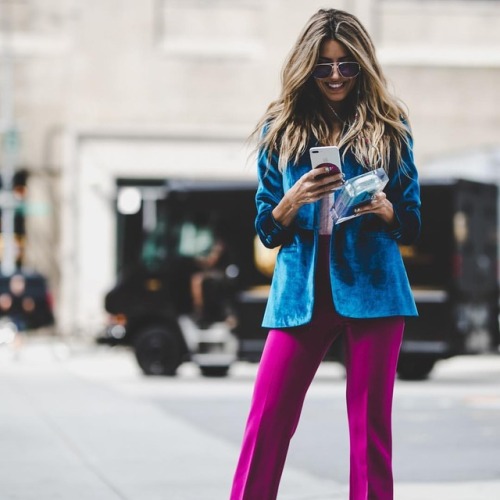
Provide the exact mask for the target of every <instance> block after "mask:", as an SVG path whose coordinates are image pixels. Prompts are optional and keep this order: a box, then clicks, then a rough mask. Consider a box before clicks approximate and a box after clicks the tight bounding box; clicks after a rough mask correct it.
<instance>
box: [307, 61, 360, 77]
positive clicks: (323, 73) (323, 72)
mask: <svg viewBox="0 0 500 500" xmlns="http://www.w3.org/2000/svg"><path fill="white" fill-rule="evenodd" d="M334 66H337V71H338V72H339V75H340V76H342V77H343V78H354V77H356V76H358V75H359V72H360V71H361V68H360V66H359V63H357V62H351V61H346V62H331V63H319V64H316V66H314V69H313V71H312V76H313V77H314V78H328V77H329V76H330V75H331V74H332V72H333V68H334Z"/></svg>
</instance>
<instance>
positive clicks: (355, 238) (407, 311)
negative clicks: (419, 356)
mask: <svg viewBox="0 0 500 500" xmlns="http://www.w3.org/2000/svg"><path fill="white" fill-rule="evenodd" d="M255 137H257V138H258V160H257V166H258V177H259V184H258V188H257V193H256V205H257V216H256V222H255V226H256V230H257V234H258V235H259V237H260V239H261V241H262V243H263V244H264V245H265V246H266V247H268V248H275V247H278V246H280V247H281V248H280V251H279V253H278V256H277V261H276V267H275V271H274V276H273V281H272V285H271V290H270V294H269V299H268V303H267V307H266V311H265V314H264V320H263V326H264V327H266V328H269V330H270V331H269V334H268V337H267V341H266V344H265V348H264V351H263V354H262V358H261V362H260V365H259V370H258V373H257V377H256V381H255V388H254V394H253V398H252V403H251V408H250V413H249V416H248V420H247V424H246V429H245V432H244V437H243V444H242V448H241V452H240V457H239V461H238V464H237V467H236V472H235V475H234V480H233V485H232V490H231V500H273V499H275V498H276V497H277V494H278V488H279V483H280V478H281V475H282V471H283V468H284V464H285V460H286V456H287V451H288V447H289V444H290V439H291V438H292V436H293V434H294V432H295V430H296V428H297V425H298V422H299V417H300V413H301V409H302V405H303V402H304V398H305V396H306V392H307V390H308V388H309V386H310V384H311V382H312V380H313V377H314V375H315V373H316V370H317V368H318V366H319V364H320V362H321V361H322V359H323V357H324V355H325V353H326V352H327V350H328V349H329V348H330V346H331V344H332V343H333V342H334V341H335V340H336V339H339V338H342V340H343V344H344V347H345V368H346V399H347V412H348V421H349V433H350V448H351V453H350V488H349V498H350V500H392V499H393V474H392V432H391V413H392V399H393V389H394V381H395V376H396V366H397V362H398V356H399V351H400V347H401V343H402V337H403V330H404V317H405V316H415V315H416V314H417V311H416V307H415V302H414V299H413V296H412V293H411V289H410V285H409V283H408V278H407V275H406V272H405V269H404V266H403V262H402V259H401V255H400V252H399V248H398V243H403V244H408V243H411V242H413V241H414V240H415V239H416V238H417V237H418V234H419V231H420V194H419V193H420V192H419V185H418V178H417V171H416V168H415V165H414V160H413V153H412V136H411V131H410V126H409V121H408V117H407V115H406V113H405V111H404V109H403V107H402V106H401V104H400V103H399V101H398V100H397V99H396V98H395V97H394V96H393V95H391V93H390V92H389V91H388V88H387V83H386V80H385V78H384V75H383V73H382V69H381V67H380V64H379V63H378V61H377V58H376V55H375V48H374V46H373V43H372V40H371V38H370V36H369V35H368V33H367V32H366V30H365V28H364V27H363V26H362V24H361V23H360V21H359V20H358V19H357V18H356V17H354V16H353V15H351V14H349V13H347V12H343V11H340V10H334V9H328V10H324V9H322V10H319V11H318V12H317V13H316V14H314V15H313V16H312V17H311V18H310V20H309V21H308V22H307V24H306V26H305V27H304V29H303V31H302V33H301V34H300V36H299V38H298V40H297V42H296V43H295V45H294V46H293V48H292V50H291V52H290V54H289V56H288V59H287V60H286V63H285V65H284V68H283V71H282V87H281V94H280V96H279V97H278V99H277V100H275V101H274V102H272V103H271V104H270V106H269V107H268V109H267V111H266V113H265V114H264V116H263V117H262V119H261V121H260V122H259V124H258V125H257V127H256V131H255ZM330 145H337V146H339V147H340V150H341V156H342V167H343V173H344V175H345V177H346V178H347V179H349V178H352V177H355V176H357V175H360V174H362V173H364V172H366V171H370V170H374V169H376V168H379V167H382V168H384V170H385V171H386V173H387V175H388V176H389V182H388V184H387V186H386V187H385V190H384V192H380V193H378V194H377V195H375V196H374V197H373V199H372V200H371V202H369V203H367V204H365V205H363V206H361V207H359V208H358V209H357V217H355V218H353V219H351V220H348V221H346V222H343V223H342V224H338V225H334V224H333V222H332V220H331V217H330V216H329V208H330V204H331V201H330V200H331V194H332V193H333V192H334V191H335V190H337V189H339V188H341V186H342V184H343V182H344V180H343V178H342V175H341V174H335V173H332V172H331V171H330V169H329V168H327V167H321V168H317V169H314V170H313V169H312V168H311V161H310V157H309V149H310V148H311V147H313V146H330Z"/></svg>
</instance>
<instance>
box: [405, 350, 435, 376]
mask: <svg viewBox="0 0 500 500" xmlns="http://www.w3.org/2000/svg"><path fill="white" fill-rule="evenodd" d="M436 361H437V360H436V358H434V357H431V356H425V355H419V354H404V355H401V356H400V357H399V361H398V376H399V378H400V379H401V380H425V379H426V378H428V377H429V374H430V373H431V371H432V369H433V368H434V365H435V364H436Z"/></svg>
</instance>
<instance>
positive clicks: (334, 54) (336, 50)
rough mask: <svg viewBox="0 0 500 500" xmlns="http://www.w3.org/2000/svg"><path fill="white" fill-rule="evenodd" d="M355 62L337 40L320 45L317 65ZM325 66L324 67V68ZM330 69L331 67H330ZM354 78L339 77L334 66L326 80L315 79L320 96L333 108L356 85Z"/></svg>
mask: <svg viewBox="0 0 500 500" xmlns="http://www.w3.org/2000/svg"><path fill="white" fill-rule="evenodd" d="M349 61H351V62H352V61H355V59H354V58H353V57H352V56H351V55H350V54H349V52H348V51H347V49H346V48H345V47H344V45H342V44H341V43H340V42H338V41H337V40H325V41H324V42H323V43H322V44H321V49H320V52H319V60H318V64H321V63H339V62H349ZM326 67H327V66H325V68H326ZM330 68H332V67H330ZM356 78H357V76H355V77H354V78H345V77H343V76H341V75H340V73H339V69H338V66H337V65H336V64H335V65H334V66H333V68H332V70H331V72H330V75H329V76H327V77H326V78H315V81H316V85H317V86H318V89H319V91H320V92H321V94H322V95H323V96H324V97H325V98H326V99H327V101H328V102H329V103H330V104H331V105H332V106H333V105H335V104H339V103H341V102H342V101H343V100H344V99H345V98H346V97H347V96H348V95H349V93H350V92H351V91H352V89H353V88H354V86H355V85H356Z"/></svg>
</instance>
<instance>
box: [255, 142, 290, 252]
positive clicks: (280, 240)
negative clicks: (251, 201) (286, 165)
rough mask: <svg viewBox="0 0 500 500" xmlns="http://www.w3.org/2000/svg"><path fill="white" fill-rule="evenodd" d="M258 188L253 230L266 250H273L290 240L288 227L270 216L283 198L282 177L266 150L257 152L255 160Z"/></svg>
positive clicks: (276, 162)
mask: <svg viewBox="0 0 500 500" xmlns="http://www.w3.org/2000/svg"><path fill="white" fill-rule="evenodd" d="M257 175H258V181H259V182H258V186H257V193H256V195H255V203H256V207H257V216H256V218H255V229H256V231H257V234H258V236H259V238H260V240H261V241H262V244H263V245H264V246H266V247H267V248H275V247H277V246H279V245H282V244H284V243H287V242H289V241H290V240H291V238H292V231H291V229H290V228H289V227H287V226H284V225H283V224H280V223H279V222H278V221H277V220H276V219H275V218H274V217H273V214H272V211H273V209H274V207H276V205H277V204H278V203H279V202H280V200H281V199H282V198H283V196H284V188H283V175H282V173H281V172H280V171H279V169H278V157H277V155H275V154H273V155H272V157H271V158H270V159H269V158H268V152H267V151H266V150H261V151H259V155H258V158H257Z"/></svg>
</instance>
